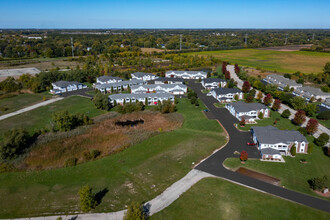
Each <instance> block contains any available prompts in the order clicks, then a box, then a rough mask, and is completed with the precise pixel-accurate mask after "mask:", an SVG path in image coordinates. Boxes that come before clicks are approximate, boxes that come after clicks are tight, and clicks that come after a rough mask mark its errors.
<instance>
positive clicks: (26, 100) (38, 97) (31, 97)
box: [0, 92, 51, 115]
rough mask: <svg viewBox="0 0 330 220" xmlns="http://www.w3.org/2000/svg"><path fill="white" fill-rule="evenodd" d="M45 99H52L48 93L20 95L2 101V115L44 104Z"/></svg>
mask: <svg viewBox="0 0 330 220" xmlns="http://www.w3.org/2000/svg"><path fill="white" fill-rule="evenodd" d="M43 97H46V98H50V97H51V95H50V94H49V93H48V92H43V93H35V94H29V93H24V94H19V95H16V96H13V97H10V98H3V99H0V115H4V114H8V113H10V112H14V111H17V110H19V109H22V108H25V107H28V106H30V105H34V104H36V103H39V102H42V100H43Z"/></svg>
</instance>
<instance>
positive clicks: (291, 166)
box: [224, 138, 330, 201]
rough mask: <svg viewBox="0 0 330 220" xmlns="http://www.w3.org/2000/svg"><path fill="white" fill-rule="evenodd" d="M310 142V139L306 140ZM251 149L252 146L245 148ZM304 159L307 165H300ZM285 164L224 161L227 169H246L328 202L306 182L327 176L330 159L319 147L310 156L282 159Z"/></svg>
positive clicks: (229, 159) (235, 160) (233, 159)
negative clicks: (273, 178)
mask: <svg viewBox="0 0 330 220" xmlns="http://www.w3.org/2000/svg"><path fill="white" fill-rule="evenodd" d="M308 141H309V142H311V141H312V138H308ZM247 147H253V146H247ZM301 159H305V160H306V161H307V163H306V164H305V163H301V162H300V160H301ZM284 160H285V163H275V162H262V161H259V160H247V161H246V163H245V164H241V161H240V160H239V159H238V158H228V159H227V160H226V161H225V163H224V164H225V165H226V166H227V167H230V168H233V169H237V168H239V167H246V168H248V169H252V170H255V171H258V172H261V173H264V174H267V175H269V176H272V177H275V178H278V179H280V180H281V182H280V184H281V185H282V186H285V187H286V188H288V189H291V190H294V191H298V192H302V193H305V194H309V195H312V196H316V197H320V198H323V199H327V200H329V201H330V198H329V197H328V198H325V197H321V196H319V195H317V194H316V193H314V192H313V191H312V190H311V189H310V188H309V184H308V182H307V181H308V180H309V179H311V178H314V177H322V176H324V175H328V176H329V170H330V157H328V156H326V155H325V154H324V153H323V150H322V148H321V147H317V146H314V148H313V153H312V154H296V157H294V158H293V157H284Z"/></svg>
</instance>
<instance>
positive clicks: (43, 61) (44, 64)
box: [0, 57, 79, 70]
mask: <svg viewBox="0 0 330 220" xmlns="http://www.w3.org/2000/svg"><path fill="white" fill-rule="evenodd" d="M66 59H67V58H64V57H59V58H35V59H21V60H19V59H17V60H10V59H8V60H7V59H4V60H1V61H0V69H17V68H28V67H35V68H38V69H39V70H50V69H55V68H56V67H59V68H60V69H66V68H67V67H70V68H76V66H77V65H79V63H78V62H77V61H69V60H66Z"/></svg>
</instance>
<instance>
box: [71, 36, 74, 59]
mask: <svg viewBox="0 0 330 220" xmlns="http://www.w3.org/2000/svg"><path fill="white" fill-rule="evenodd" d="M71 48H72V58H74V53H73V38H72V37H71Z"/></svg>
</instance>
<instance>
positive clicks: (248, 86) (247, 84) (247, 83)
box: [242, 81, 251, 93]
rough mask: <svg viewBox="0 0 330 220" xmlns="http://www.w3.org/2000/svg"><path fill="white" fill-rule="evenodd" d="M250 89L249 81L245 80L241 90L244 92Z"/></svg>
mask: <svg viewBox="0 0 330 220" xmlns="http://www.w3.org/2000/svg"><path fill="white" fill-rule="evenodd" d="M250 89H251V85H250V83H249V81H245V82H244V83H243V86H242V91H243V92H244V93H248V92H249V91H250Z"/></svg>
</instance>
